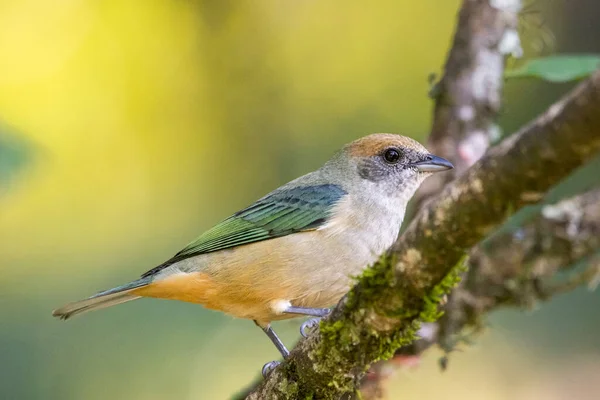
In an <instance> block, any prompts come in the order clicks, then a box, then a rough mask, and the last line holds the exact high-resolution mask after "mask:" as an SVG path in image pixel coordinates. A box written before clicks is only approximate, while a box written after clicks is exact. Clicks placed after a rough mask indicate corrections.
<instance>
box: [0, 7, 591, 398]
mask: <svg viewBox="0 0 600 400" xmlns="http://www.w3.org/2000/svg"><path fill="white" fill-rule="evenodd" d="M365 4H366V3H364V2H363V1H354V0H353V1H345V2H343V3H340V2H338V1H329V0H326V1H317V0H306V1H291V0H290V1H274V0H270V1H268V0H262V1H237V0H229V1H218V2H217V1H191V0H155V1H152V2H148V1H143V0H130V1H117V0H106V1H90V0H88V1H84V0H59V1H54V2H49V1H44V0H0V121H1V122H0V318H1V319H0V398H2V399H86V400H88V399H89V400H93V399H224V398H227V397H228V396H230V395H232V394H233V393H235V392H237V391H238V390H240V389H242V388H243V387H244V386H245V385H247V384H248V383H250V382H251V381H252V380H253V379H254V378H256V377H257V375H258V374H259V373H260V369H261V367H262V365H263V363H265V362H267V361H270V360H273V359H277V358H278V354H277V352H276V350H275V348H274V347H273V346H272V345H271V343H270V342H269V341H268V339H267V338H266V337H265V336H264V334H263V333H262V332H260V330H259V329H256V328H255V327H254V325H253V323H252V322H249V321H243V320H234V319H232V318H230V317H227V316H225V315H221V314H219V313H216V312H212V311H208V310H204V309H202V308H201V307H199V306H196V305H191V304H184V303H176V302H169V301H159V300H150V299H144V300H141V301H137V302H133V303H129V304H125V305H122V306H119V307H116V308H112V309H110V310H105V311H102V312H98V313H93V314H89V315H86V316H85V317H82V318H76V319H74V320H72V321H68V322H66V323H64V322H60V321H58V320H56V319H54V318H52V317H51V315H50V313H51V311H52V309H53V308H55V307H57V306H59V305H62V304H63V303H65V302H69V301H73V300H78V299H80V298H83V297H86V296H88V295H90V294H93V293H94V292H96V291H98V290H101V289H106V288H109V287H112V286H115V285H117V284H121V283H124V282H126V281H129V280H131V279H133V278H136V277H137V276H138V275H140V274H141V273H143V272H145V271H146V270H148V269H150V268H152V267H154V266H156V265H158V264H159V263H161V262H162V261H164V260H165V259H167V258H169V257H170V256H172V255H173V254H174V253H176V252H177V251H178V250H180V249H181V248H182V247H183V246H184V245H185V244H187V243H188V242H189V241H190V240H191V239H193V238H194V237H195V236H197V235H198V234H199V233H201V232H202V231H203V230H205V229H207V228H209V227H210V226H211V225H212V224H214V223H216V222H218V221H219V220H221V219H223V218H224V217H226V216H228V215H229V214H231V213H232V212H234V211H236V210H237V209H239V208H241V207H244V206H246V205H248V204H249V203H251V202H252V201H254V200H256V199H257V198H258V197H260V196H262V195H263V194H265V193H267V192H268V191H270V190H272V189H274V188H276V187H277V186H279V185H281V184H283V183H285V182H286V181H288V180H290V179H292V178H295V177H297V176H299V175H301V174H304V173H306V172H308V171H310V170H313V169H315V168H317V167H319V166H320V165H321V163H323V162H324V161H325V160H326V159H328V158H329V157H330V156H331V154H332V153H333V152H334V151H335V150H336V149H337V148H339V147H340V146H341V145H342V144H344V143H346V142H348V141H351V140H354V139H356V138H358V137H360V136H363V135H365V134H367V133H371V132H398V133H403V134H407V135H410V136H412V137H414V138H416V139H418V140H421V141H424V140H425V137H426V135H427V132H428V129H429V126H430V117H431V108H432V102H431V101H430V99H428V97H427V95H426V94H427V91H428V89H429V83H428V81H427V76H428V75H429V74H430V73H438V74H439V72H440V71H441V68H442V66H443V62H444V59H445V55H446V52H447V50H448V47H449V45H450V43H451V40H452V34H453V30H454V24H455V21H456V13H457V11H458V6H459V1H458V0H452V1H451V0H446V1H439V0H426V1H425V0H424V1H420V2H415V1H409V0H402V1H399V0H387V1H379V2H377V6H366V5H365ZM529 9H530V10H531V11H530V12H528V13H526V14H525V15H523V19H524V22H525V23H524V25H523V29H522V34H523V40H524V42H525V47H526V49H527V50H528V51H527V54H526V57H532V56H535V55H536V54H534V53H535V52H539V53H547V52H550V51H557V52H563V53H564V52H569V53H571V52H600V41H599V40H598V38H599V37H600V24H598V23H597V22H598V20H599V18H600V3H598V2H596V1H594V0H578V1H570V0H551V1H537V2H534V3H532V4H530V5H529ZM548 30H549V31H551V32H553V34H554V35H555V36H556V40H555V41H552V40H551V38H548V32H547V31H548ZM571 86H572V85H569V84H564V85H550V84H545V83H539V82H533V81H527V80H518V81H510V82H508V83H507V87H506V90H505V107H504V111H503V115H502V119H501V121H500V122H501V125H502V128H503V129H504V131H505V132H506V133H510V132H511V131H513V130H514V129H515V128H517V127H518V126H520V125H521V124H523V123H524V122H526V121H528V120H529V119H531V118H532V117H534V116H535V115H536V114H537V113H539V112H541V111H542V110H543V109H545V108H546V107H547V106H548V105H549V104H550V103H552V102H553V101H554V100H555V99H557V98H558V96H560V95H561V94H562V93H565V92H566V91H567V90H568V89H569V88H570V87H571ZM596 166H597V167H598V166H600V164H598V163H597V164H596ZM588 170H589V171H590V172H593V171H592V170H590V169H588ZM597 171H598V168H595V172H596V175H595V176H596V179H597ZM593 180H594V175H592V174H591V173H582V174H579V178H577V180H576V182H575V186H577V185H584V184H585V185H587V184H589V182H592V181H593ZM599 307H600V293H598V292H596V293H590V292H589V291H586V290H584V289H582V290H579V291H576V292H573V293H570V294H568V295H565V296H562V297H558V298H555V299H553V300H552V301H551V302H550V303H548V304H544V305H543V307H541V308H540V309H539V310H536V311H535V312H519V311H503V312H499V313H495V314H494V315H492V316H491V318H490V320H489V324H490V326H491V329H489V330H488V331H487V332H486V334H485V335H484V336H482V337H480V338H479V339H478V340H477V342H476V344H475V346H473V347H470V348H467V349H466V350H465V351H464V352H461V353H454V354H452V355H451V358H450V364H449V369H448V371H446V372H444V373H441V372H440V370H439V368H438V364H437V358H438V357H439V356H440V354H439V353H436V352H435V351H431V352H429V353H428V355H427V356H426V357H425V359H424V360H422V362H421V366H420V367H419V368H417V369H414V370H410V371H401V372H399V373H398V374H397V375H396V376H395V378H394V379H393V382H392V383H391V386H390V398H402V399H405V400H409V399H421V398H434V397H441V396H443V397H444V398H446V399H481V398H485V399H550V400H553V399H567V398H569V399H570V398H574V399H575V398H576V399H597V398H598V396H599V395H598V393H600V379H598V378H600V314H599V313H598V309H599ZM299 323H300V322H282V323H278V324H276V329H277V331H278V332H280V333H281V334H282V336H283V338H284V340H285V341H286V342H287V343H288V344H289V345H292V343H293V342H294V341H295V340H296V339H297V338H298V337H299V335H298V326H299Z"/></svg>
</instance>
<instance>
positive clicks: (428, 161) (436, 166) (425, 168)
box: [412, 154, 454, 172]
mask: <svg viewBox="0 0 600 400" xmlns="http://www.w3.org/2000/svg"><path fill="white" fill-rule="evenodd" d="M412 166H413V167H416V168H417V169H418V170H419V171H420V172H440V171H446V170H449V169H452V168H454V165H452V163H451V162H450V161H448V160H446V159H445V158H442V157H438V156H434V155H433V154H429V155H428V156H427V157H425V159H424V160H423V161H419V162H416V163H413V164H412Z"/></svg>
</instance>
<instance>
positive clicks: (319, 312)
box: [283, 306, 331, 317]
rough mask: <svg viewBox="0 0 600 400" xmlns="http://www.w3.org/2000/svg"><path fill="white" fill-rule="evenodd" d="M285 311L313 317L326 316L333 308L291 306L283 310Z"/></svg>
mask: <svg viewBox="0 0 600 400" xmlns="http://www.w3.org/2000/svg"><path fill="white" fill-rule="evenodd" d="M283 312H284V313H287V314H300V315H309V316H311V317H325V316H327V315H329V313H330V312H331V309H329V308H308V307H294V306H289V307H287V308H286V309H285V310H283Z"/></svg>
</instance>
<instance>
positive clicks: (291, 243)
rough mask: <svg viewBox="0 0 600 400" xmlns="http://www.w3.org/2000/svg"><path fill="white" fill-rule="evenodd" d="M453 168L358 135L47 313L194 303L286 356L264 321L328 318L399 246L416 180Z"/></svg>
mask: <svg viewBox="0 0 600 400" xmlns="http://www.w3.org/2000/svg"><path fill="white" fill-rule="evenodd" d="M451 168H453V167H452V164H450V162H448V161H447V160H445V159H443V158H440V157H437V156H434V155H431V154H429V152H428V151H427V150H426V149H425V148H424V147H423V146H422V145H421V144H419V143H418V142H416V141H414V140H412V139H410V138H407V137H404V136H400V135H393V134H373V135H369V136H366V137H363V138H361V139H358V140H356V141H354V142H352V143H350V144H348V145H346V146H345V147H344V148H342V150H340V151H339V152H338V153H337V154H336V155H335V156H334V157H333V158H332V159H331V160H329V161H328V162H327V163H326V164H325V165H323V167H321V168H320V169H318V170H317V171H314V172H311V173H309V174H307V175H304V176H301V177H300V178H297V179H295V180H293V181H291V182H289V183H287V184H285V185H283V186H281V187H280V188H278V189H276V190H274V191H273V192H271V193H269V194H268V195H266V196H265V197H263V198H261V199H259V200H258V201H256V202H255V203H254V204H252V205H250V206H249V207H246V208H244V209H243V210H241V211H238V212H237V213H235V214H233V215H232V216H231V217H229V218H227V219H225V220H224V221H222V222H221V223H219V224H217V225H216V226H214V227H213V228H212V229H209V230H208V231H206V232H204V233H203V234H202V235H200V236H199V237H198V238H197V239H196V240H194V241H193V242H191V243H190V244H188V245H187V247H185V248H184V249H183V250H181V251H180V252H179V253H177V254H176V255H175V256H174V257H173V258H171V259H170V260H167V261H166V262H164V263H162V264H161V265H159V266H158V267H156V268H153V269H151V270H150V271H148V272H146V273H145V274H143V275H142V277H141V278H140V279H138V280H135V281H133V282H130V283H127V284H125V285H122V286H118V287H116V288H113V289H109V290H105V291H103V292H100V293H98V294H95V295H94V296H92V297H90V298H87V299H85V300H81V301H78V302H75V303H71V304H67V305H66V306H64V307H61V308H59V309H57V310H54V312H53V313H52V314H53V315H54V316H56V317H60V318H61V319H67V318H69V317H72V316H74V315H78V314H83V313H85V312H88V311H92V310H98V309H101V308H106V307H111V306H114V305H117V304H121V303H125V302H128V301H131V300H136V299H139V298H141V297H155V298H161V299H171V300H180V301H186V302H191V303H198V304H201V305H203V306H204V307H206V308H210V309H213V310H219V311H222V312H225V313H227V314H230V315H232V316H234V317H239V318H247V319H251V320H254V322H255V323H256V324H257V325H258V326H259V327H261V328H262V329H263V331H264V332H265V333H267V335H268V336H269V338H270V339H271V340H272V341H273V343H274V344H275V346H277V349H278V350H279V351H280V352H281V354H282V355H283V357H284V358H285V357H287V356H288V354H289V353H288V350H287V349H286V347H285V346H284V344H283V343H282V342H281V340H279V338H278V337H277V335H276V334H275V332H274V331H273V329H272V328H271V326H270V322H271V321H274V320H281V319H287V318H293V317H297V316H299V315H310V316H315V317H322V316H324V315H326V314H327V313H328V312H329V309H328V308H325V307H328V306H331V305H333V304H335V303H337V302H338V301H339V299H340V298H341V297H342V296H343V295H344V294H345V293H346V292H347V291H348V290H349V288H350V284H351V282H352V280H351V279H352V276H355V275H357V274H359V273H360V272H361V271H362V270H363V269H364V268H366V267H367V266H368V265H369V264H372V263H373V262H374V261H375V260H376V259H377V257H378V256H379V255H380V254H382V253H383V252H384V251H385V250H386V249H388V248H389V247H390V246H391V245H392V243H393V242H394V241H395V240H396V237H397V236H398V233H399V230H400V225H401V224H402V220H403V218H404V212H405V210H406V205H407V203H408V201H409V200H410V198H411V197H412V196H413V194H414V193H415V191H416V190H417V188H418V187H419V185H420V184H421V182H422V181H423V180H424V179H425V178H426V177H428V176H429V175H431V174H432V173H434V172H437V171H444V170H448V169H451ZM305 327H306V326H304V327H303V329H301V332H303V334H304V328H305ZM267 365H269V364H267ZM267 365H266V366H265V367H267ZM263 373H265V369H263Z"/></svg>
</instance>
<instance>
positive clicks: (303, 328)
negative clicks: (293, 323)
mask: <svg viewBox="0 0 600 400" xmlns="http://www.w3.org/2000/svg"><path fill="white" fill-rule="evenodd" d="M320 322H321V318H311V319H309V320H306V321H304V323H302V325H300V334H301V335H302V336H303V337H308V335H310V334H311V333H312V332H313V331H315V330H316V329H317V328H318V327H319V323H320Z"/></svg>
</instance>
